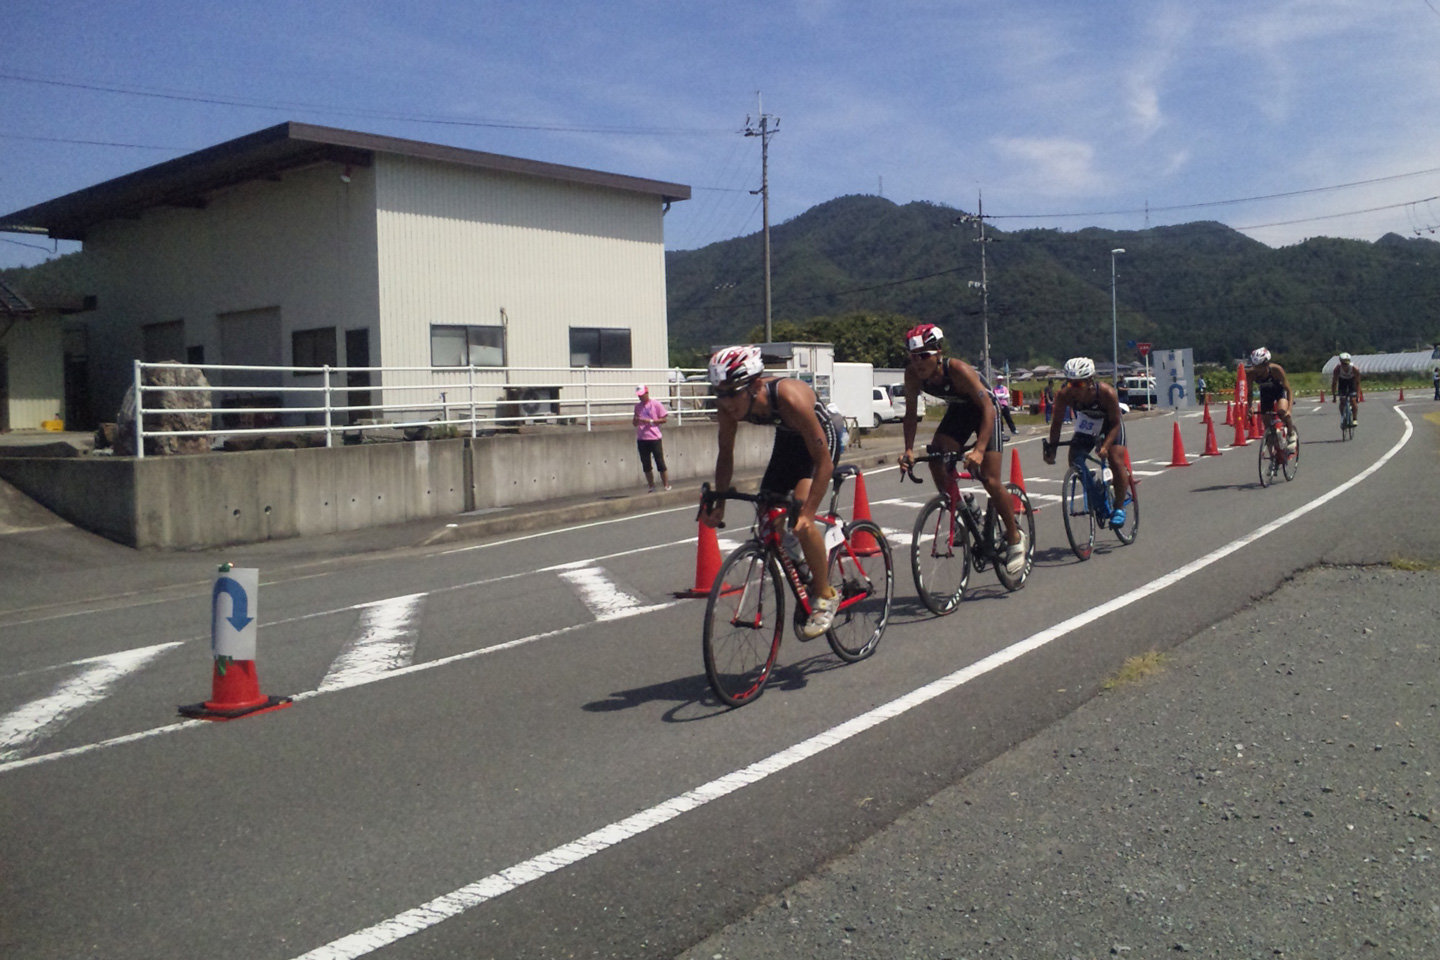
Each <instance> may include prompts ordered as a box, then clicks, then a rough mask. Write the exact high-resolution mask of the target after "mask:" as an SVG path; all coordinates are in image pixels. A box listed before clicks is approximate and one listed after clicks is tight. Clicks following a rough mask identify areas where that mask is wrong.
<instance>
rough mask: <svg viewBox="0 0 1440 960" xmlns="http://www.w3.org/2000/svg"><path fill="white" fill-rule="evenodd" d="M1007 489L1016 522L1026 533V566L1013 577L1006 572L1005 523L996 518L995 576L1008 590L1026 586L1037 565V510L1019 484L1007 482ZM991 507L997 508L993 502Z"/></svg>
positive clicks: (1006, 545)
mask: <svg viewBox="0 0 1440 960" xmlns="http://www.w3.org/2000/svg"><path fill="white" fill-rule="evenodd" d="M1005 491H1006V493H1007V494H1009V495H1010V497H1012V498H1013V502H1014V504H1015V523H1016V524H1017V525H1018V526H1019V527H1020V529H1021V530H1022V531H1023V532H1024V534H1025V566H1023V567H1021V568H1020V572H1019V573H1017V574H1015V575H1014V576H1013V577H1012V576H1011V575H1010V574H1009V573H1007V572H1005V559H1004V557H1005V549H1006V547H1008V546H1009V544H1007V543H1006V542H1005V524H1003V523H1001V522H1000V518H999V517H998V516H997V517H996V518H995V543H994V549H995V557H996V559H995V576H996V577H998V578H999V579H1000V583H1001V585H1002V586H1004V587H1005V589H1006V590H1010V591H1012V592H1013V591H1015V590H1019V589H1020V588H1021V587H1023V586H1025V581H1026V580H1028V579H1030V571H1031V570H1032V569H1034V567H1035V512H1034V511H1033V510H1031V509H1030V497H1029V496H1028V495H1027V494H1026V493H1025V491H1024V490H1022V489H1020V487H1019V486H1018V485H1017V484H1014V483H1007V484H1005ZM990 509H992V510H993V509H995V505H994V504H991V505H990Z"/></svg>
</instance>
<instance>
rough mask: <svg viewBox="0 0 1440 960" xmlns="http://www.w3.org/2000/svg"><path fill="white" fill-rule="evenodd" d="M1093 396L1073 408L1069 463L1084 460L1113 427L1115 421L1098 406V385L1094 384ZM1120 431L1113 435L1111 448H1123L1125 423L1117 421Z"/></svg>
mask: <svg viewBox="0 0 1440 960" xmlns="http://www.w3.org/2000/svg"><path fill="white" fill-rule="evenodd" d="M1094 387H1095V389H1094V391H1093V396H1091V398H1090V399H1089V400H1088V401H1086V402H1085V403H1083V404H1077V405H1076V406H1075V407H1074V414H1075V434H1074V435H1073V436H1072V437H1071V438H1070V462H1071V463H1075V462H1077V461H1080V460H1084V459H1085V454H1087V453H1089V452H1090V451H1091V450H1093V449H1095V448H1096V447H1098V446H1099V445H1100V441H1101V440H1103V439H1104V438H1105V437H1106V436H1108V435H1109V433H1110V430H1111V429H1112V428H1113V427H1114V426H1115V424H1116V422H1117V421H1116V420H1114V419H1112V418H1111V417H1110V416H1109V414H1107V413H1106V411H1105V408H1104V407H1103V406H1101V405H1100V384H1099V383H1098V382H1097V383H1095V384H1094ZM1118 422H1119V424H1120V431H1119V432H1118V433H1116V434H1115V442H1114V443H1113V444H1111V446H1115V447H1123V446H1125V445H1126V444H1125V422H1124V421H1123V420H1120V421H1118Z"/></svg>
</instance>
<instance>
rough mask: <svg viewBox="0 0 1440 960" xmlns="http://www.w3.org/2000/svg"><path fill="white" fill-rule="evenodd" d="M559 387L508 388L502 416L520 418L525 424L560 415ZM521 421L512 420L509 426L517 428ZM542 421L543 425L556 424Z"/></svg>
mask: <svg viewBox="0 0 1440 960" xmlns="http://www.w3.org/2000/svg"><path fill="white" fill-rule="evenodd" d="M559 401H560V388H559V387H506V388H505V403H504V404H502V405H501V407H500V410H501V413H500V416H502V417H519V418H521V419H522V420H523V422H525V423H533V422H535V420H536V418H538V417H558V416H559V415H560V402H559ZM520 422H521V421H520V420H512V421H511V422H510V423H509V424H507V426H512V427H513V426H516V425H518V424H519V423H520ZM556 422H557V421H555V420H542V421H541V423H556Z"/></svg>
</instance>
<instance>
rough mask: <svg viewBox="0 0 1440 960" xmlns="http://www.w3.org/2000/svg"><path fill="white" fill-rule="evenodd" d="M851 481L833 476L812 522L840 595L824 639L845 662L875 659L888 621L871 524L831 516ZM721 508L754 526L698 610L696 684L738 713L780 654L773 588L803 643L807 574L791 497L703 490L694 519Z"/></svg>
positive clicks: (779, 610) (889, 575)
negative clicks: (737, 503) (701, 668)
mask: <svg viewBox="0 0 1440 960" xmlns="http://www.w3.org/2000/svg"><path fill="white" fill-rule="evenodd" d="M858 472H859V471H858V469H857V468H856V467H855V466H854V465H852V464H847V465H846V466H844V467H841V468H839V469H838V470H836V472H835V476H834V480H833V488H834V489H833V491H832V493H831V495H830V504H829V507H828V508H827V510H826V512H825V514H824V515H823V516H817V517H816V518H815V520H816V522H817V523H819V524H820V525H821V526H822V527H823V528H824V531H825V550H826V557H827V562H826V568H827V576H828V578H829V582H830V585H831V586H832V587H834V588H835V590H836V592H837V593H838V594H839V595H840V608H839V610H837V611H836V613H835V621H834V623H833V624H832V625H831V627H830V629H829V631H827V632H826V634H825V638H826V639H827V640H828V641H829V642H830V649H831V650H833V651H835V655H836V656H837V657H839V658H840V659H841V660H844V661H845V662H846V663H854V662H856V661H859V660H864V659H865V658H866V657H868V656H870V655H871V654H872V653H874V652H875V647H876V646H877V645H878V644H879V643H880V637H881V636H883V635H884V633H885V624H886V623H887V622H888V621H889V619H890V598H891V594H892V593H893V592H894V588H895V573H894V570H893V569H892V567H891V562H890V544H889V542H888V541H886V539H885V534H884V532H883V531H882V530H881V529H880V527H879V525H878V524H876V523H875V522H874V521H871V520H852V521H850V522H849V523H846V522H844V520H843V519H842V518H841V517H840V516H839V515H838V514H837V513H836V509H835V506H836V501H837V499H838V497H839V496H840V488H841V486H842V485H843V483H844V481H845V478H846V477H849V476H853V475H854V474H855V473H858ZM725 500H743V501H745V502H747V503H753V504H755V522H754V524H753V525H752V527H751V534H750V539H749V540H746V541H745V542H744V543H742V544H741V545H740V546H739V547H737V548H735V551H734V552H733V553H731V554H730V556H728V557H726V558H725V562H724V563H722V564H721V565H720V572H719V573H717V574H716V576H715V582H714V584H712V585H711V587H710V597H709V599H708V600H707V601H706V603H705V633H704V642H703V644H704V652H705V676H706V677H707V678H708V679H709V681H710V689H712V690H714V691H715V695H716V696H717V697H719V698H720V699H721V700H722V701H723V702H725V703H726V704H728V705H729V706H732V707H738V706H742V705H744V704H746V703H749V702H750V701H752V700H754V699H755V698H757V697H759V696H760V694H761V693H763V692H764V691H765V683H766V681H767V680H769V679H770V673H771V670H773V669H774V666H775V657H776V655H777V654H778V653H779V652H780V638H781V636H782V635H783V634H784V632H785V592H784V590H783V589H782V588H781V583H782V582H783V583H786V584H788V585H789V587H790V593H791V594H792V595H793V596H794V597H795V615H794V618H793V620H792V623H793V625H794V628H795V635H796V637H797V638H798V639H801V640H802V641H803V640H804V637H803V636H802V635H801V633H800V627H801V626H802V625H803V624H804V623H805V621H806V620H807V619H809V617H810V612H811V607H810V597H809V590H808V589H807V586H806V584H807V583H808V582H809V579H810V573H809V570H808V568H806V566H805V560H804V557H803V556H801V555H800V551H799V542H798V541H795V540H794V535H793V534H791V533H790V528H791V527H792V526H793V525H794V522H795V517H796V516H797V515H798V513H799V511H800V503H799V501H797V500H796V499H795V497H794V496H793V495H792V494H776V493H772V492H769V491H764V490H762V491H761V492H760V493H758V494H749V493H739V492H737V491H734V490H726V491H723V492H717V491H713V490H711V489H710V485H709V484H708V483H707V484H705V485H704V486H703V487H702V488H701V504H702V507H701V509H702V511H704V510H708V509H709V508H710V507H711V506H713V505H714V504H716V503H719V502H722V501H725ZM787 540H790V541H791V542H792V544H793V545H787V543H786V541H787Z"/></svg>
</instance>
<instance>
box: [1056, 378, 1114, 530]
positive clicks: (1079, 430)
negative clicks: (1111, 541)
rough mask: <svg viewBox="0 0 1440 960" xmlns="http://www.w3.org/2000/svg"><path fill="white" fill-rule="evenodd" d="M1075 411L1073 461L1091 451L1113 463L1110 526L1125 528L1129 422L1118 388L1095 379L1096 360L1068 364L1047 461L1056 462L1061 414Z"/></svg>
mask: <svg viewBox="0 0 1440 960" xmlns="http://www.w3.org/2000/svg"><path fill="white" fill-rule="evenodd" d="M1070 410H1073V411H1075V434H1074V436H1073V437H1071V438H1070V462H1071V463H1075V462H1076V461H1078V460H1084V459H1085V454H1086V453H1088V452H1089V451H1090V450H1092V449H1093V450H1094V451H1095V455H1096V456H1097V457H1099V458H1100V459H1101V460H1104V461H1106V462H1107V463H1109V464H1110V478H1111V480H1112V481H1113V483H1114V485H1115V503H1116V504H1118V506H1116V507H1115V512H1114V513H1112V514H1111V515H1110V525H1111V526H1112V527H1115V528H1116V529H1119V528H1120V527H1123V526H1125V517H1126V513H1125V508H1126V507H1128V506H1129V505H1130V471H1129V470H1128V469H1127V468H1126V466H1125V421H1124V420H1123V418H1122V415H1121V413H1120V395H1119V394H1117V393H1116V392H1115V388H1114V387H1113V386H1111V385H1110V384H1108V383H1105V382H1104V381H1102V380H1096V379H1095V361H1093V360H1091V359H1090V358H1089V357H1071V358H1070V359H1069V360H1066V361H1065V386H1063V387H1061V388H1060V392H1059V393H1058V394H1057V395H1056V397H1055V419H1053V420H1052V421H1050V442H1049V444H1048V445H1046V447H1045V453H1044V457H1045V462H1046V463H1051V464H1053V463H1054V462H1055V444H1056V443H1057V442H1058V441H1059V440H1060V423H1061V420H1062V417H1061V415H1060V414H1061V412H1062V411H1066V412H1067V413H1068V411H1070Z"/></svg>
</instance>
